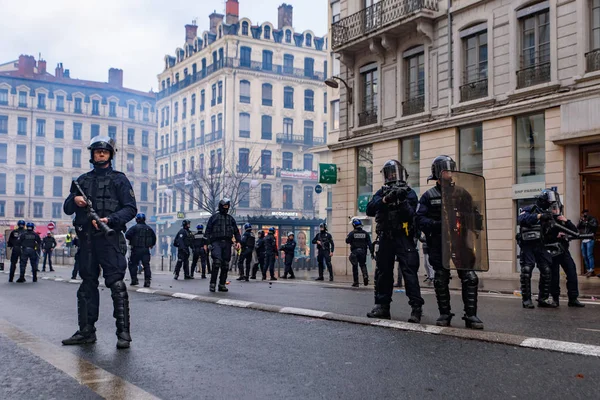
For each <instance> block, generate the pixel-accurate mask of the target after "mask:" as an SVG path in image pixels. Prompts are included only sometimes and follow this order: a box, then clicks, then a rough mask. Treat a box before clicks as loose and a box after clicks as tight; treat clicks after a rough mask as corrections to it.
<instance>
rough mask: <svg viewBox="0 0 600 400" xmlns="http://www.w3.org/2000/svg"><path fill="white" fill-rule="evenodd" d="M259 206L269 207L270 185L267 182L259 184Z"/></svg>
mask: <svg viewBox="0 0 600 400" xmlns="http://www.w3.org/2000/svg"><path fill="white" fill-rule="evenodd" d="M260 207H261V208H271V185H269V184H268V183H263V184H262V185H260Z"/></svg>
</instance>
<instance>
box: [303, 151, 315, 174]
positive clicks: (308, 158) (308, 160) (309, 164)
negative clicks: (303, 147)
mask: <svg viewBox="0 0 600 400" xmlns="http://www.w3.org/2000/svg"><path fill="white" fill-rule="evenodd" d="M304 170H305V171H312V170H313V155H312V154H305V155H304Z"/></svg>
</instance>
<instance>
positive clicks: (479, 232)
mask: <svg viewBox="0 0 600 400" xmlns="http://www.w3.org/2000/svg"><path fill="white" fill-rule="evenodd" d="M442 263H443V266H444V268H446V269H456V270H475V271H488V270H489V268H490V265H489V255H488V241H487V219H486V204H485V179H484V178H483V176H481V175H476V174H470V173H467V172H459V171H453V172H452V183H451V184H450V185H442Z"/></svg>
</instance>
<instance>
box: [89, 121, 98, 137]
mask: <svg viewBox="0 0 600 400" xmlns="http://www.w3.org/2000/svg"><path fill="white" fill-rule="evenodd" d="M90 129H91V130H90V132H91V133H90V136H91V138H95V137H96V136H98V135H100V125H96V124H92V127H91V128H90Z"/></svg>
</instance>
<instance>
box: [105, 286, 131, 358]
mask: <svg viewBox="0 0 600 400" xmlns="http://www.w3.org/2000/svg"><path fill="white" fill-rule="evenodd" d="M110 291H111V297H112V299H113V307H114V314H113V315H114V317H115V325H116V326H117V349H128V348H129V344H130V343H131V335H130V333H129V295H128V293H127V287H126V286H125V283H124V282H123V281H117V282H115V283H113V284H112V285H111V287H110Z"/></svg>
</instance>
